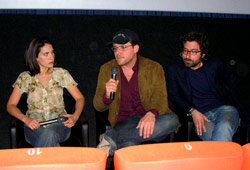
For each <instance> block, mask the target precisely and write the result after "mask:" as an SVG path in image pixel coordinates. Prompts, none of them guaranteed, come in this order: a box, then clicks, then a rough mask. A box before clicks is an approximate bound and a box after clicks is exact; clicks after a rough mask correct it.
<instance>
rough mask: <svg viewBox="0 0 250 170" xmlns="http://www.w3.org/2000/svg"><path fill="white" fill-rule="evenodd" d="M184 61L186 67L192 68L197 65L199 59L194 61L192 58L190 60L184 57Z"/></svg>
mask: <svg viewBox="0 0 250 170" xmlns="http://www.w3.org/2000/svg"><path fill="white" fill-rule="evenodd" d="M185 61H191V63H186V62H185ZM184 63H185V65H186V66H187V67H192V68H194V67H196V66H197V65H199V64H200V63H201V60H200V61H198V62H194V61H193V60H190V59H188V58H186V59H184Z"/></svg>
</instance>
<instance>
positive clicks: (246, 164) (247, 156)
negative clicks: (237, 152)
mask: <svg viewBox="0 0 250 170" xmlns="http://www.w3.org/2000/svg"><path fill="white" fill-rule="evenodd" d="M242 148H243V164H242V170H250V143H248V144H246V145H244V146H242Z"/></svg>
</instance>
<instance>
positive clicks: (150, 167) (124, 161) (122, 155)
mask: <svg viewBox="0 0 250 170" xmlns="http://www.w3.org/2000/svg"><path fill="white" fill-rule="evenodd" d="M242 159H243V151H242V147H241V146H240V145H239V144H237V143H233V142H214V141H213V142H212V141H210V142H208V141H198V142H177V143H164V144H149V145H138V146H131V147H127V148H122V149H119V150H117V151H116V152H115V155H114V163H115V169H116V170H240V169H241V165H242Z"/></svg>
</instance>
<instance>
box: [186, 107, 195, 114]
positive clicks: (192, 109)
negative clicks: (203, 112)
mask: <svg viewBox="0 0 250 170" xmlns="http://www.w3.org/2000/svg"><path fill="white" fill-rule="evenodd" d="M194 110H195V109H194V108H193V107H192V108H191V109H190V110H189V111H188V113H187V116H192V113H193V111H194Z"/></svg>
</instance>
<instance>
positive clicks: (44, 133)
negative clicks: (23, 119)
mask: <svg viewBox="0 0 250 170" xmlns="http://www.w3.org/2000/svg"><path fill="white" fill-rule="evenodd" d="M70 133H71V129H70V128H68V127H66V126H64V125H63V124H62V123H53V124H50V125H48V126H46V127H43V126H41V127H40V128H39V129H35V130H31V129H30V128H29V127H27V126H26V125H25V126H24V136H25V140H26V141H27V142H28V143H30V144H31V145H32V146H34V147H53V146H60V144H59V143H61V142H64V141H66V140H67V139H68V138H69V136H70Z"/></svg>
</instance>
